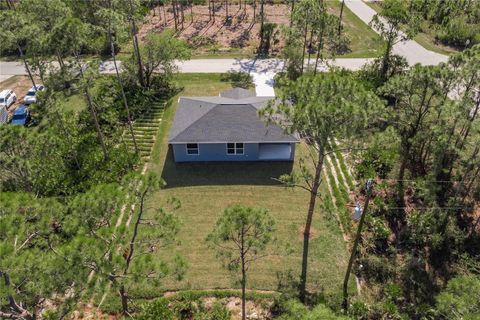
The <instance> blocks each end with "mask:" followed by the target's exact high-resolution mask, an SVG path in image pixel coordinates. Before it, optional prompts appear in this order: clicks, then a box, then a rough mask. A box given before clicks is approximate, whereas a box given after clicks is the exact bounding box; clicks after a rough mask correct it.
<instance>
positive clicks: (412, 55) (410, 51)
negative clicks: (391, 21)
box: [340, 0, 448, 65]
mask: <svg viewBox="0 0 480 320" xmlns="http://www.w3.org/2000/svg"><path fill="white" fill-rule="evenodd" d="M340 1H341V0H340ZM345 5H346V6H347V7H348V8H349V9H350V10H352V12H353V13H354V14H355V15H357V16H358V17H359V18H360V19H361V20H362V21H363V22H365V23H366V24H369V23H370V21H372V18H373V16H374V15H375V14H376V13H377V12H376V11H375V10H373V9H372V8H371V7H369V6H368V5H367V4H366V3H364V2H363V1H362V0H345ZM373 30H374V31H375V32H377V33H378V30H375V29H373ZM393 52H394V53H395V54H398V55H401V56H404V57H405V58H406V59H407V61H408V63H409V64H410V65H414V64H416V63H420V64H423V65H437V64H439V63H441V62H446V61H447V60H448V57H447V56H445V55H443V54H439V53H436V52H432V51H429V50H427V49H425V48H424V47H422V46H421V45H419V44H418V43H417V42H416V41H413V40H408V41H405V42H401V43H397V44H396V45H395V46H394V47H393Z"/></svg>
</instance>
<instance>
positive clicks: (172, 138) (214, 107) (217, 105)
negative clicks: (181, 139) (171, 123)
mask: <svg viewBox="0 0 480 320" xmlns="http://www.w3.org/2000/svg"><path fill="white" fill-rule="evenodd" d="M219 106H221V104H216V105H215V106H213V107H212V108H211V109H210V110H208V111H207V112H205V113H204V114H203V115H202V116H201V117H200V118H198V119H196V120H195V121H193V122H192V123H190V124H189V125H188V126H187V127H186V128H184V129H183V130H182V131H180V132H179V133H177V134H176V135H175V137H171V138H170V139H169V140H174V139H175V138H176V137H178V136H179V135H181V134H182V133H184V132H185V131H186V130H187V129H188V128H190V127H191V126H193V125H194V124H195V123H197V122H198V121H200V119H202V118H203V117H205V116H206V115H207V114H209V113H210V112H212V110H214V109H216V108H218V107H219Z"/></svg>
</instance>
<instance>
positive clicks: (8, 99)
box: [0, 89, 17, 109]
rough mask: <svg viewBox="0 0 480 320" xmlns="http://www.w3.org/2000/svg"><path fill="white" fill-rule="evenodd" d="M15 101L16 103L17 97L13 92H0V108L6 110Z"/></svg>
mask: <svg viewBox="0 0 480 320" xmlns="http://www.w3.org/2000/svg"><path fill="white" fill-rule="evenodd" d="M15 101H17V95H16V94H15V92H13V90H10V89H7V90H3V91H2V92H0V108H1V107H5V108H7V109H8V108H9V107H10V106H11V105H12V104H14V103H15Z"/></svg>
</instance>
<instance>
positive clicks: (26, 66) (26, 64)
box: [17, 43, 37, 90]
mask: <svg viewBox="0 0 480 320" xmlns="http://www.w3.org/2000/svg"><path fill="white" fill-rule="evenodd" d="M17 48H18V53H19V54H20V58H21V59H22V61H23V64H24V65H25V70H27V73H28V77H29V78H30V81H32V84H33V87H34V88H35V90H37V86H36V84H35V80H34V79H33V76H32V72H31V71H30V67H29V66H28V63H27V59H25V55H24V54H23V50H22V47H20V45H19V44H18V43H17Z"/></svg>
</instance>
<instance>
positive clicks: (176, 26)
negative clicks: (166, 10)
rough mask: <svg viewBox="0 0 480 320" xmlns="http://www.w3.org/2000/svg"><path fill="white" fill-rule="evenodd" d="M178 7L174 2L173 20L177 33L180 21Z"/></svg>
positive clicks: (174, 0)
mask: <svg viewBox="0 0 480 320" xmlns="http://www.w3.org/2000/svg"><path fill="white" fill-rule="evenodd" d="M176 7H177V4H176V0H173V1H172V12H173V20H174V21H175V31H178V20H177V17H178V14H177V9H176Z"/></svg>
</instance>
